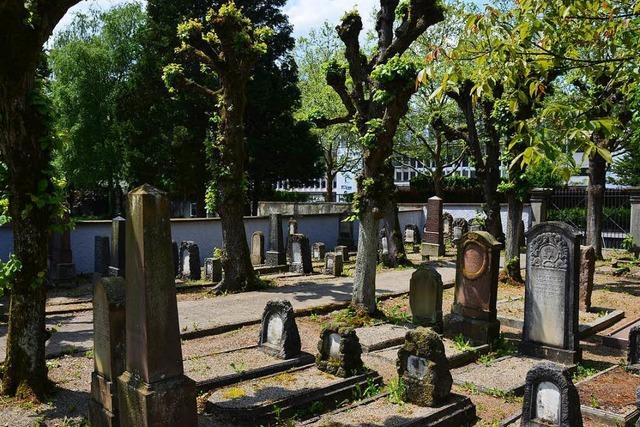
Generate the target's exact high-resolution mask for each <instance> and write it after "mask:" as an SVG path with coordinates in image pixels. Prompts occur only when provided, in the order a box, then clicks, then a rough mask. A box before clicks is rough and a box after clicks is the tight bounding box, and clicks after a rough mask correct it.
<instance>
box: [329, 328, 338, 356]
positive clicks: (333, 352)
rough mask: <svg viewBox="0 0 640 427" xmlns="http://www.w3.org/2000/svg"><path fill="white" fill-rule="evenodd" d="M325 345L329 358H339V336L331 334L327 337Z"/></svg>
mask: <svg viewBox="0 0 640 427" xmlns="http://www.w3.org/2000/svg"><path fill="white" fill-rule="evenodd" d="M326 345H327V347H328V348H327V350H328V351H327V353H329V357H333V358H338V357H340V334H335V333H334V334H331V335H329V338H328V341H327V343H326Z"/></svg>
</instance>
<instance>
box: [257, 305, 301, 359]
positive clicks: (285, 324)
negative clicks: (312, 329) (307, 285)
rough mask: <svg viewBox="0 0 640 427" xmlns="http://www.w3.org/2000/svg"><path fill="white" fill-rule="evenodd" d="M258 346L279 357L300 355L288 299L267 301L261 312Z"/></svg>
mask: <svg viewBox="0 0 640 427" xmlns="http://www.w3.org/2000/svg"><path fill="white" fill-rule="evenodd" d="M258 346H259V347H260V348H261V349H262V350H263V351H265V352H266V353H268V354H271V355H272V356H275V357H278V358H280V359H293V358H294V357H298V356H299V355H300V349H301V342H300V334H299V332H298V326H297V325H296V319H295V314H294V312H293V307H292V306H291V303H290V302H289V301H269V302H268V303H267V305H266V306H265V308H264V312H263V313H262V323H261V326H260V338H259V341H258Z"/></svg>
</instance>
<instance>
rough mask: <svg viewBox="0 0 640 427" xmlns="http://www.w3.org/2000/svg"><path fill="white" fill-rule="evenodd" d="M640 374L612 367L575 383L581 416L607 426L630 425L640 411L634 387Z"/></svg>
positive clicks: (633, 422) (639, 379)
mask: <svg viewBox="0 0 640 427" xmlns="http://www.w3.org/2000/svg"><path fill="white" fill-rule="evenodd" d="M639 384H640V376H638V375H634V374H632V373H630V372H627V371H625V369H624V368H622V367H621V366H613V367H611V368H609V369H606V370H604V371H602V372H600V373H598V374H596V375H594V376H592V377H590V378H587V379H585V380H583V381H580V382H579V383H578V384H576V388H577V389H578V393H579V394H580V408H581V412H582V415H583V416H584V417H588V418H590V419H591V420H593V421H596V422H598V423H602V424H604V425H610V426H623V427H632V426H633V425H634V424H635V422H636V420H637V419H638V417H639V416H640V411H639V410H638V408H637V406H636V389H637V388H638V385H639Z"/></svg>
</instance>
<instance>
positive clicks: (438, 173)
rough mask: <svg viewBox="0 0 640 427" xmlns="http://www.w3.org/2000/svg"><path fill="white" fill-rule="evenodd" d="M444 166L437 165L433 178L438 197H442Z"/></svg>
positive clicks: (434, 189)
mask: <svg viewBox="0 0 640 427" xmlns="http://www.w3.org/2000/svg"><path fill="white" fill-rule="evenodd" d="M442 175H443V174H442V166H440V165H436V168H435V169H434V171H433V173H432V176H433V191H434V193H435V195H436V196H437V197H440V198H441V199H442V198H443V197H442Z"/></svg>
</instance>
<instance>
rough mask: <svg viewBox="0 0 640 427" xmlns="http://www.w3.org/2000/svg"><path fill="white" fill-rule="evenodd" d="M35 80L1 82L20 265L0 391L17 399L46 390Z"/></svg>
mask: <svg viewBox="0 0 640 427" xmlns="http://www.w3.org/2000/svg"><path fill="white" fill-rule="evenodd" d="M1 77H2V76H0V78H1ZM3 80H4V79H3ZM34 81H35V75H34V74H27V75H25V76H22V77H21V79H20V80H19V81H10V80H9V81H8V80H4V81H0V130H1V133H0V149H1V150H2V157H3V160H4V162H5V163H6V165H7V170H8V184H9V212H10V214H11V217H12V227H13V246H14V249H13V250H14V254H15V256H16V257H17V258H18V260H19V261H20V262H21V263H22V267H21V269H20V271H19V272H18V273H17V274H16V276H15V279H14V280H13V282H12V283H11V286H12V287H11V298H10V309H9V331H8V334H7V344H6V359H5V362H4V375H3V378H2V391H3V393H4V394H9V395H16V396H17V397H19V398H38V399H42V398H43V397H44V394H45V391H46V388H47V366H46V364H45V341H46V339H47V338H46V335H47V334H46V330H45V299H46V288H45V283H46V277H47V251H48V243H47V242H48V238H49V233H48V231H49V230H48V229H49V222H50V219H51V212H52V209H51V205H50V204H49V203H45V204H44V205H40V206H39V205H37V204H35V203H34V202H33V201H32V196H35V197H41V200H46V196H48V195H50V194H51V193H52V192H53V185H52V182H51V178H50V177H49V176H48V174H47V172H46V171H48V170H49V168H50V158H51V145H50V144H47V143H48V142H49V141H47V140H46V137H47V133H48V132H47V127H46V123H45V121H44V118H43V116H42V115H41V113H40V112H39V111H38V108H42V107H41V106H33V105H30V102H29V101H28V100H29V99H30V96H31V94H32V93H33V92H32V91H33V90H34ZM41 183H45V185H44V187H42V186H41Z"/></svg>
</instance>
